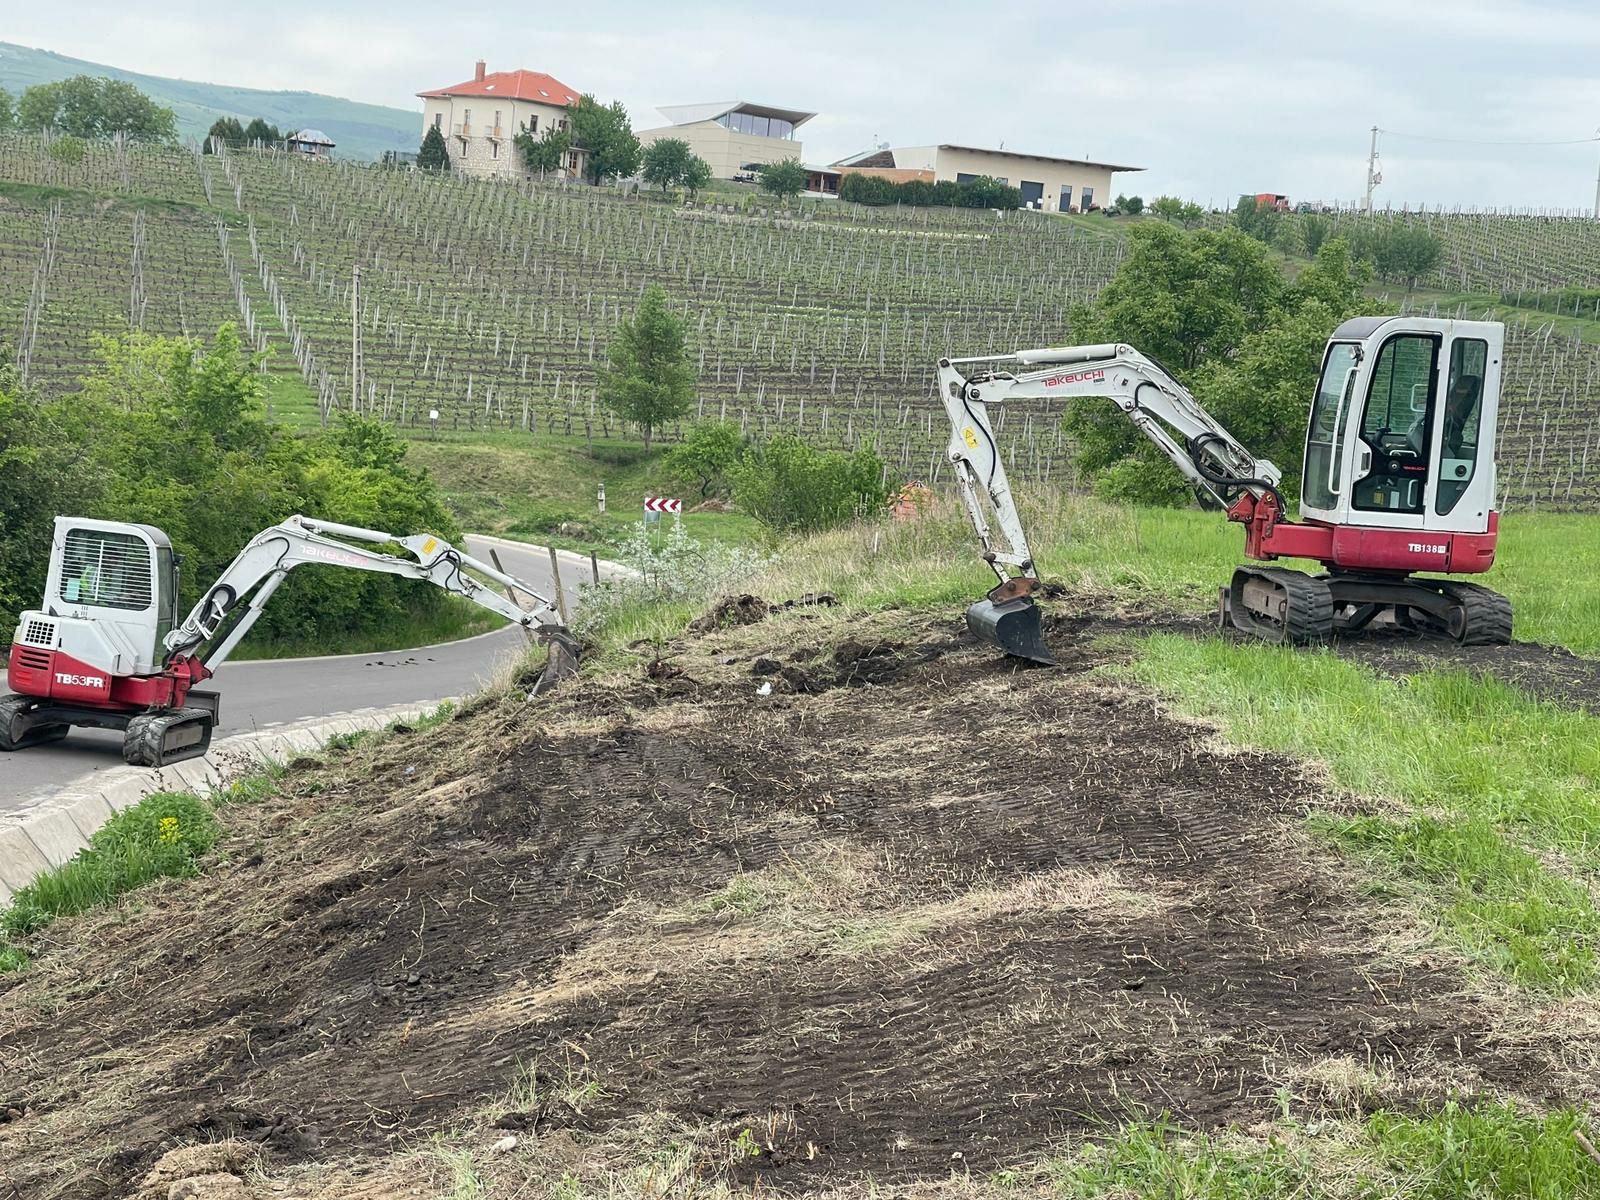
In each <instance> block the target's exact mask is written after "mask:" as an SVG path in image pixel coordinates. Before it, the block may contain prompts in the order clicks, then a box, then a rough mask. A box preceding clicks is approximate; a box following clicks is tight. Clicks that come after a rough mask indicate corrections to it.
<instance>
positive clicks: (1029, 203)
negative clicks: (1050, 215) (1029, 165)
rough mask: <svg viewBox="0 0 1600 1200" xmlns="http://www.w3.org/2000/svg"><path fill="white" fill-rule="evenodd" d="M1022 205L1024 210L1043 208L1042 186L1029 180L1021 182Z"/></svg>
mask: <svg viewBox="0 0 1600 1200" xmlns="http://www.w3.org/2000/svg"><path fill="white" fill-rule="evenodd" d="M1022 203H1023V206H1024V207H1026V208H1043V207H1044V184H1042V183H1034V182H1033V181H1032V180H1031V179H1024V180H1023V181H1022Z"/></svg>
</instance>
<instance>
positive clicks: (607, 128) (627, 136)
mask: <svg viewBox="0 0 1600 1200" xmlns="http://www.w3.org/2000/svg"><path fill="white" fill-rule="evenodd" d="M567 121H568V123H569V125H570V126H571V129H572V144H573V145H574V146H579V147H581V148H582V149H583V150H584V151H585V152H586V153H587V155H588V158H587V160H586V162H585V166H584V174H585V175H586V176H587V177H588V179H589V182H590V183H599V182H600V181H601V180H602V179H615V178H618V177H620V176H625V175H632V174H633V173H634V172H635V171H637V170H638V169H639V155H640V150H639V139H638V138H636V137H634V136H633V126H632V125H630V124H629V123H628V110H627V109H626V108H624V107H623V106H622V101H620V100H613V101H612V102H611V103H610V104H601V103H600V102H599V101H598V100H596V99H595V98H594V97H593V96H591V95H589V94H588V93H585V94H584V95H582V96H580V97H579V98H578V102H577V103H576V104H573V105H569V106H568V108H567Z"/></svg>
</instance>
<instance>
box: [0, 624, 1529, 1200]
mask: <svg viewBox="0 0 1600 1200" xmlns="http://www.w3.org/2000/svg"><path fill="white" fill-rule="evenodd" d="M808 618H811V619H810V620H808ZM822 625H823V623H822V622H819V621H817V620H816V619H814V615H813V614H810V613H806V614H802V613H793V614H789V615H788V616H786V617H784V618H783V619H781V620H780V619H772V620H769V621H768V622H767V623H765V624H763V625H761V626H759V627H754V628H748V629H743V628H739V629H719V630H718V631H717V633H716V635H715V636H709V635H708V636H705V637H703V638H700V639H692V640H691V642H690V644H687V645H686V646H684V647H682V653H681V654H680V656H679V658H677V659H675V663H676V664H677V665H680V666H684V667H686V668H687V669H688V670H689V673H690V674H692V675H693V676H694V677H695V679H696V680H697V681H698V682H697V685H696V687H695V689H694V690H693V692H692V694H691V695H672V694H665V693H664V692H663V689H661V688H660V687H659V686H658V685H657V684H656V683H655V682H653V681H651V680H649V679H647V678H644V677H643V673H642V672H635V673H634V674H633V675H632V676H631V677H629V678H627V679H620V680H613V681H610V682H607V681H600V682H597V683H595V684H594V685H592V686H591V687H590V688H588V689H570V690H567V691H563V692H557V693H555V694H554V695H551V696H547V697H542V698H540V699H539V700H538V701H536V702H532V703H528V702H524V701H522V700H521V698H520V697H518V698H516V699H515V700H514V701H507V702H505V703H504V704H500V705H488V706H483V707H481V708H480V709H479V710H477V711H476V712H475V713H473V714H471V715H469V716H467V717H465V718H464V719H458V720H456V721H453V722H451V723H450V724H449V725H447V726H445V727H443V728H442V729H440V730H437V731H432V732H430V733H427V734H422V735H413V736H411V737H407V738H404V739H399V740H396V741H392V742H390V743H387V744H383V745H380V746H377V747H375V748H371V749H365V750H359V751H356V752H353V753H354V754H356V756H357V758H355V759H352V760H351V762H350V764H349V765H347V766H346V767H344V768H340V769H337V770H334V769H316V770H299V771H296V772H294V773H292V774H291V775H290V776H288V778H287V780H286V781H285V786H284V789H283V792H282V794H281V795H279V796H277V797H274V798H272V799H270V800H268V801H265V802H263V803H261V804H259V805H256V806H251V807H241V808H235V809H231V810H228V811H226V812H225V814H224V819H225V821H226V823H227V826H228V829H229V834H228V837H227V839H226V840H225V842H224V844H223V847H222V851H223V861H222V862H221V863H220V864H219V865H218V866H217V868H216V869H214V870H213V871H212V872H211V873H210V874H208V875H207V876H206V877H203V878H201V879H198V880H193V881H188V882H184V883H175V884H170V885H167V886H164V887H162V888H159V889H154V890H152V891H151V892H148V893H146V894H145V895H144V896H142V897H141V899H140V900H139V901H138V903H137V904H134V905H130V906H129V907H128V908H127V909H126V910H124V911H121V912H118V913H114V914H106V915H100V916H96V917H90V918H85V919H82V920H79V921H75V922H70V923H65V924H64V925H63V926H62V929H61V943H60V945H58V946H56V947H54V948H52V949H51V950H50V951H49V953H47V954H46V955H45V956H44V958H43V959H42V961H41V962H40V963H39V964H38V965H36V967H35V968H34V969H33V970H32V971H31V972H30V973H29V974H28V975H26V976H23V977H21V978H20V979H18V980H16V981H12V982H9V983H8V982H0V1014H3V1016H0V1065H3V1067H4V1071H5V1074H4V1089H5V1094H4V1096H3V1097H0V1101H3V1103H0V1109H3V1110H4V1111H6V1112H7V1113H10V1112H12V1111H15V1113H16V1114H17V1115H16V1116H13V1117H12V1118H11V1119H10V1120H8V1121H6V1122H5V1123H3V1124H0V1194H7V1193H6V1189H7V1187H9V1188H10V1189H11V1190H12V1191H14V1192H15V1193H16V1194H20V1195H28V1196H56V1197H73V1198H74V1200H88V1198H91V1197H114V1196H115V1197H120V1196H123V1195H125V1194H127V1193H128V1192H130V1191H132V1190H133V1189H134V1188H136V1187H137V1185H138V1183H139V1181H140V1180H141V1179H142V1178H143V1177H144V1175H145V1173H146V1172H147V1171H148V1170H149V1169H150V1168H151V1167H152V1165H153V1164H155V1163H156V1161H157V1159H158V1158H159V1157H160V1156H161V1154H163V1153H164V1152H165V1151H167V1150H169V1149H171V1148H173V1147H174V1146H176V1145H179V1144H182V1143H186V1142H193V1141H211V1140H217V1139H220V1138H227V1139H232V1140H234V1141H242V1142H248V1143H250V1144H251V1145H252V1146H254V1147H258V1148H259V1149H260V1150H261V1152H262V1153H263V1154H264V1155H265V1157H266V1160H267V1162H268V1164H269V1166H271V1167H273V1168H277V1167H281V1166H282V1165H283V1164H286V1163H296V1162H306V1161H317V1160H337V1159H340V1158H345V1157H349V1156H354V1157H355V1158H356V1159H357V1160H380V1159H383V1160H386V1159H387V1158H388V1157H389V1156H390V1155H392V1154H394V1153H396V1152H398V1151H400V1150H402V1149H404V1148H407V1147H410V1146H413V1145H415V1144H416V1143H417V1142H418V1141H419V1140H420V1139H422V1138H425V1137H426V1136H428V1135H430V1134H432V1133H435V1132H439V1131H444V1130H459V1129H463V1128H479V1127H483V1128H487V1127H494V1126H498V1128H499V1129H501V1130H512V1131H516V1132H519V1133H520V1132H528V1133H530V1134H533V1135H536V1136H537V1137H540V1138H543V1137H545V1136H546V1135H549V1134H551V1132H552V1131H559V1130H572V1131H578V1132H583V1133H585V1134H586V1135H592V1136H596V1137H600V1136H605V1135H606V1134H607V1131H609V1130H613V1129H623V1128H630V1129H631V1128H633V1127H634V1125H635V1124H637V1123H639V1122H645V1121H667V1122H669V1123H672V1127H673V1128H675V1129H678V1128H695V1129H699V1130H709V1131H711V1132H710V1133H709V1134H707V1136H708V1137H709V1138H710V1139H711V1142H710V1143H709V1144H712V1145H715V1146H720V1147H721V1150H720V1151H718V1152H717V1153H718V1155H720V1157H717V1156H716V1155H713V1159H714V1163H713V1165H712V1166H709V1167H705V1169H706V1170H708V1171H709V1170H713V1169H714V1170H715V1171H717V1172H719V1173H722V1174H724V1175H725V1176H726V1177H728V1178H730V1179H732V1180H734V1181H735V1182H744V1183H748V1182H750V1181H752V1180H753V1179H755V1178H757V1177H759V1178H761V1179H762V1180H764V1181H765V1182H766V1183H767V1184H768V1185H775V1186H779V1187H796V1188H798V1187H811V1186H824V1185H832V1184H834V1183H838V1182H844V1181H848V1180H851V1179H856V1178H859V1177H861V1176H863V1175H870V1176H872V1177H874V1178H878V1179H885V1180H895V1179H902V1180H903V1179H915V1178H923V1177H928V1178H943V1177H945V1176H946V1175H947V1174H948V1173H949V1171H950V1170H951V1166H952V1163H955V1164H957V1165H958V1166H959V1167H961V1168H963V1169H967V1168H970V1169H972V1170H975V1171H984V1170H989V1169H992V1168H997V1167H1000V1166H1004V1165H1008V1164H1012V1163H1015V1162H1017V1161H1019V1160H1028V1159H1031V1158H1033V1157H1035V1156H1037V1155H1038V1154H1039V1153H1041V1152H1042V1151H1043V1150H1044V1149H1046V1148H1047V1147H1048V1146H1049V1144H1050V1143H1051V1141H1052V1139H1055V1138H1057V1137H1059V1136H1061V1135H1062V1134H1063V1133H1066V1132H1070V1131H1077V1130H1088V1129H1095V1128H1098V1127H1099V1126H1100V1125H1101V1123H1103V1122H1104V1121H1107V1120H1110V1121H1116V1120H1118V1119H1121V1118H1123V1117H1125V1116H1127V1115H1128V1114H1130V1113H1139V1112H1146V1113H1152V1114H1153V1113H1157V1112H1160V1111H1167V1112H1170V1113H1171V1114H1173V1116H1174V1117H1175V1118H1176V1119H1178V1120H1181V1121H1183V1122H1185V1123H1190V1124H1194V1125H1198V1126H1203V1127H1204V1126H1215V1125H1218V1124H1221V1123H1225V1122H1232V1121H1239V1122H1249V1121H1252V1120H1255V1119H1258V1118H1261V1117H1263V1116H1266V1115H1268V1114H1270V1113H1272V1112H1273V1111H1275V1109H1276V1107H1277V1100H1276V1096H1275V1093H1276V1091H1277V1089H1278V1088H1279V1087H1281V1086H1283V1082H1284V1080H1285V1079H1286V1078H1290V1077H1292V1076H1293V1075H1294V1073H1295V1072H1297V1071H1300V1070H1302V1069H1304V1068H1305V1067H1306V1065H1307V1064H1309V1063H1314V1062H1318V1061H1321V1060H1323V1059H1326V1058H1329V1057H1340V1056H1343V1057H1349V1058H1352V1059H1354V1060H1356V1061H1359V1062H1363V1063H1368V1062H1370V1063H1381V1064H1384V1065H1386V1066H1389V1067H1392V1068H1393V1069H1394V1070H1395V1071H1396V1072H1399V1073H1401V1074H1406V1075H1409V1076H1415V1077H1417V1078H1420V1079H1426V1080H1427V1081H1428V1083H1427V1086H1428V1087H1430V1088H1433V1089H1435V1090H1440V1091H1442V1090H1443V1089H1444V1088H1446V1087H1448V1086H1452V1085H1455V1086H1473V1085H1477V1084H1480V1083H1489V1084H1495V1085H1502V1086H1504V1087H1506V1088H1511V1089H1516V1088H1524V1089H1525V1088H1529V1087H1534V1088H1544V1087H1554V1086H1555V1085H1554V1084H1553V1083H1552V1082H1550V1081H1551V1080H1552V1079H1553V1078H1554V1077H1555V1071H1556V1067H1555V1064H1554V1062H1553V1060H1552V1059H1551V1058H1547V1057H1545V1056H1543V1055H1542V1054H1539V1053H1535V1050H1534V1049H1530V1048H1529V1047H1528V1046H1519V1045H1515V1044H1513V1043H1511V1042H1509V1041H1508V1040H1506V1039H1504V1038H1491V1037H1490V1036H1489V1023H1490V1021H1491V1017H1490V1015H1489V1014H1488V1013H1487V1012H1485V1011H1484V1010H1483V1008H1482V1007H1481V1006H1473V1005H1471V1004H1469V1003H1467V1002H1466V1001H1465V1000H1463V999H1462V997H1461V992H1462V981H1461V979H1460V977H1459V976H1458V975H1457V974H1456V973H1455V972H1454V971H1453V970H1451V969H1450V968H1448V967H1447V966H1438V965H1435V966H1434V967H1433V969H1430V970H1426V971H1419V970H1414V969H1412V968H1411V966H1410V964H1407V963H1402V962H1399V961H1392V960H1386V959H1384V958H1381V957H1377V956H1375V955H1374V953H1373V950H1372V946H1371V936H1370V920H1371V914H1370V910H1369V909H1368V908H1367V907H1366V906H1365V902H1363V901H1361V900H1359V899H1358V898H1357V897H1356V896H1355V895H1354V894H1353V893H1352V891H1351V890H1350V889H1348V888H1347V887H1346V886H1345V885H1344V884H1343V883H1342V882H1341V876H1340V875H1339V873H1338V868H1337V866H1336V864H1334V863H1333V862H1332V861H1331V860H1329V859H1326V858H1325V857H1323V856H1322V855H1320V854H1319V853H1317V852H1315V851H1313V850H1311V849H1308V847H1307V845H1306V844H1305V841H1304V839H1303V836H1302V834H1301V832H1300V824H1299V820H1300V816H1301V814H1302V812H1303V811H1304V809H1305V807H1306V806H1307V805H1308V804H1312V803H1316V804H1319V805H1321V804H1325V803H1326V802H1327V797H1325V796H1322V795H1320V794H1319V791H1318V785H1317V784H1315V783H1314V782H1311V781H1309V780H1308V779H1307V777H1306V776H1305V775H1304V774H1303V773H1302V772H1301V770H1300V769H1299V768H1298V767H1297V766H1296V765H1295V764H1293V763H1291V762H1289V761H1287V760H1284V759H1281V758H1276V757H1272V756H1266V755H1259V754H1253V753H1241V752H1235V751H1227V750H1222V749H1218V748H1213V746H1212V745H1211V743H1210V742H1209V740H1208V738H1207V736H1206V734H1205V732H1204V731H1203V730H1200V729H1198V728H1197V727H1194V726H1192V725H1187V724H1181V723H1177V722H1174V721H1170V720H1168V719H1166V718H1164V717H1163V716H1161V715H1160V713H1159V712H1158V711H1157V710H1156V709H1155V708H1154V707H1153V706H1152V704H1151V703H1150V702H1149V701H1148V700H1146V699H1143V698H1140V697H1138V696H1136V695H1132V694H1128V693H1126V692H1122V691H1118V690H1114V689H1112V688H1109V687H1107V686H1105V685H1104V684H1102V683H1100V682H1098V681H1097V680H1095V679H1094V678H1093V677H1091V676H1088V675H1085V674H1084V673H1083V672H1082V670H1081V669H1080V670H1078V671H1073V670H1067V671H1034V670H1020V669H1018V668H1016V667H1015V666H1014V665H1012V664H1009V663H1008V662H1006V661H1005V660H1002V659H999V658H997V657H996V656H995V655H994V654H992V653H991V652H990V651H988V650H986V649H980V648H977V647H974V646H972V645H971V644H970V642H969V641H968V640H967V639H966V638H965V636H964V635H963V634H961V633H960V632H959V631H958V627H957V626H955V625H954V624H953V623H951V624H943V623H941V624H938V625H929V624H928V623H926V622H925V621H923V620H922V619H921V618H915V617H910V616H905V615H900V614H885V615H882V616H880V617H877V618H872V619H870V620H864V619H855V620H852V621H851V622H849V623H845V624H840V623H839V622H838V621H835V622H833V623H832V624H831V625H830V626H829V630H830V631H831V635H832V636H833V637H834V638H836V639H837V638H839V637H840V636H841V635H842V634H844V633H846V632H848V636H847V637H845V638H844V639H843V640H837V641H835V642H832V643H825V642H822V641H821V640H820V639H821V637H822V636H823V633H822ZM1092 631H1093V628H1092V626H1091V627H1088V628H1085V629H1083V630H1082V633H1083V638H1082V639H1081V641H1080V643H1079V644H1078V645H1077V646H1076V647H1073V646H1064V647H1060V648H1061V649H1063V650H1064V651H1068V652H1070V655H1071V656H1072V658H1073V661H1074V663H1075V665H1077V666H1078V667H1080V668H1086V667H1088V666H1091V665H1093V663H1094V662H1095V661H1096V652H1094V651H1092V650H1090V649H1089V648H1088V646H1087V638H1088V634H1089V633H1090V632H1092ZM733 639H743V641H741V642H739V643H738V646H739V648H740V649H743V650H745V651H747V652H748V651H754V652H757V654H758V656H759V655H765V656H766V657H768V658H771V659H773V661H777V660H778V657H779V656H780V655H781V656H783V657H784V658H788V659H789V660H790V661H788V662H786V663H780V664H779V670H778V672H776V673H774V674H769V675H766V676H760V677H753V676H752V675H751V674H750V673H749V666H748V660H747V658H745V659H741V660H740V661H739V662H737V663H732V664H727V665H725V664H724V663H723V661H722V659H720V658H719V657H718V655H725V654H726V651H727V649H728V648H729V645H728V644H729V643H730V642H731V641H732V640H733ZM1064 657H1067V655H1066V654H1064ZM791 672H792V673H793V675H794V679H793V680H791V679H790V676H789V673H791ZM773 679H783V680H786V681H788V692H787V694H785V691H784V690H782V689H777V688H774V689H773V690H772V694H770V695H767V696H760V695H758V694H757V692H756V690H755V689H756V687H757V686H758V684H760V683H761V682H763V681H764V680H765V681H771V680H773ZM672 682H673V683H682V682H683V681H682V680H681V679H674V680H673V681H672ZM408 768H415V769H414V770H408ZM1535 1049H1536V1048H1535ZM1441 1064H1446V1065H1445V1066H1441ZM741 1131H742V1132H741ZM752 1131H753V1132H752ZM496 1136H498V1134H497V1135H496ZM745 1138H753V1139H754V1140H753V1142H751V1143H750V1145H752V1146H754V1150H753V1151H750V1152H748V1153H746V1152H740V1153H737V1154H730V1153H729V1152H728V1147H729V1146H730V1145H734V1146H743V1145H745V1143H744V1141H743V1139H745ZM707 1161H708V1162H711V1161H712V1160H711V1159H708V1160H707ZM696 1169H697V1170H699V1169H700V1168H696Z"/></svg>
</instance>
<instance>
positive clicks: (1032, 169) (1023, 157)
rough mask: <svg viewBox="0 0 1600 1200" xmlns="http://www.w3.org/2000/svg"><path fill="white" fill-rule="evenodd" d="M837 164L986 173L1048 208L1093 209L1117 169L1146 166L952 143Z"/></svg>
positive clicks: (930, 176)
mask: <svg viewBox="0 0 1600 1200" xmlns="http://www.w3.org/2000/svg"><path fill="white" fill-rule="evenodd" d="M833 165H834V167H835V169H836V170H838V172H839V173H840V175H848V174H851V173H852V172H859V173H861V174H866V175H882V176H884V177H886V178H888V179H891V180H893V181H894V182H896V183H904V182H906V181H907V180H911V179H922V180H926V181H928V182H930V183H936V182H938V181H939V180H942V179H950V180H954V181H955V182H957V183H965V182H968V181H970V180H973V179H977V178H980V177H981V176H985V175H987V176H990V177H992V178H994V179H998V180H1000V181H1002V182H1003V183H1008V184H1010V185H1011V186H1012V187H1015V188H1018V189H1020V190H1021V192H1022V202H1023V203H1024V204H1026V205H1030V206H1032V207H1035V208H1039V209H1043V210H1044V211H1046V212H1088V211H1089V210H1090V209H1092V208H1103V207H1104V206H1106V205H1107V204H1110V203H1111V201H1112V199H1113V195H1114V193H1113V191H1112V183H1111V177H1112V176H1113V175H1115V174H1119V173H1123V172H1129V171H1142V170H1143V169H1144V168H1143V167H1125V166H1119V165H1117V164H1115V163H1100V162H1089V161H1087V160H1085V159H1078V158H1055V157H1052V156H1050V155H1045V154H1023V153H1020V152H1019V151H1016V150H984V149H981V148H980V147H977V146H952V145H948V144H944V145H938V146H902V147H899V148H897V149H880V150H869V151H867V152H866V153H865V154H858V155H855V156H853V157H851V158H846V159H841V160H840V161H839V162H837V163H834V164H833Z"/></svg>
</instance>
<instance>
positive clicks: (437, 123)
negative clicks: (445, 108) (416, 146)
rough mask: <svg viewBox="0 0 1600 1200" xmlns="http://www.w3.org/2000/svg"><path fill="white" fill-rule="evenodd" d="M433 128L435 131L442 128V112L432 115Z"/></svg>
mask: <svg viewBox="0 0 1600 1200" xmlns="http://www.w3.org/2000/svg"><path fill="white" fill-rule="evenodd" d="M433 127H434V128H435V129H443V128H444V114H443V113H442V112H436V113H434V114H433Z"/></svg>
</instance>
